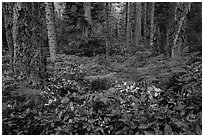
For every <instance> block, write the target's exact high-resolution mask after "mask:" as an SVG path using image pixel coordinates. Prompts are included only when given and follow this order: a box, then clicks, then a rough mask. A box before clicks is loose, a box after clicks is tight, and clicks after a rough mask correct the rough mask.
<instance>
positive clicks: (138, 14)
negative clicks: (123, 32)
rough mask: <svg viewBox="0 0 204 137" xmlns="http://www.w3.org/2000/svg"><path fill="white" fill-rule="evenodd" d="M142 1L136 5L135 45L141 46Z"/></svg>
mask: <svg viewBox="0 0 204 137" xmlns="http://www.w3.org/2000/svg"><path fill="white" fill-rule="evenodd" d="M141 11H142V10H141V2H137V3H136V5H135V12H136V16H135V46H139V41H140V37H141Z"/></svg>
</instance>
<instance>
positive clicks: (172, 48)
mask: <svg viewBox="0 0 204 137" xmlns="http://www.w3.org/2000/svg"><path fill="white" fill-rule="evenodd" d="M190 7H191V3H187V2H177V3H175V2H174V3H173V2H172V3H171V7H170V11H171V13H172V14H171V15H170V17H169V24H168V27H167V29H168V31H167V40H166V41H167V42H166V43H167V44H166V45H167V46H166V49H168V50H166V51H167V56H168V57H172V58H173V59H176V58H177V59H178V60H180V59H181V58H182V48H183V47H184V44H185V38H186V37H185V35H186V34H185V28H186V15H187V13H188V12H189V11H190Z"/></svg>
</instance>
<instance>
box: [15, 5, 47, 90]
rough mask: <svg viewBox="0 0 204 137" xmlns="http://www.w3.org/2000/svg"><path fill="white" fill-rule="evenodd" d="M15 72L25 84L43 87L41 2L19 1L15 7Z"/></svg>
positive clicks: (43, 63)
mask: <svg viewBox="0 0 204 137" xmlns="http://www.w3.org/2000/svg"><path fill="white" fill-rule="evenodd" d="M13 9H14V10H13V12H14V13H13V33H14V34H13V37H14V43H15V48H14V50H15V56H16V57H15V65H14V67H15V69H14V70H15V74H16V76H17V78H21V80H22V79H24V80H25V81H26V83H25V84H31V86H34V87H36V86H37V87H42V86H43V85H44V79H45V76H46V57H45V54H44V51H43V42H42V28H41V27H42V22H41V17H40V16H41V15H40V14H39V12H38V11H39V3H37V2H36V3H31V2H27V3H21V2H17V3H15V5H14V8H13Z"/></svg>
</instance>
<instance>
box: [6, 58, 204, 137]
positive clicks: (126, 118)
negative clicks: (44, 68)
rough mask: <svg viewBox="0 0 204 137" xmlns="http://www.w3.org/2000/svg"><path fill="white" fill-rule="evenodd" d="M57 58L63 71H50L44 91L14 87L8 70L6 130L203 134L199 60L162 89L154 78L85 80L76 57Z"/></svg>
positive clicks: (70, 132)
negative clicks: (133, 80) (128, 80)
mask: <svg viewBox="0 0 204 137" xmlns="http://www.w3.org/2000/svg"><path fill="white" fill-rule="evenodd" d="M59 58H60V59H59V62H58V63H57V64H58V65H59V67H57V68H60V69H56V70H52V69H50V70H49V71H50V79H49V82H48V84H47V86H46V88H45V90H33V91H30V90H31V89H28V88H27V89H26V88H25V89H19V90H15V91H12V86H13V82H14V83H16V82H15V81H12V79H9V72H8V74H6V73H4V74H5V75H4V77H3V80H4V83H5V85H4V86H3V87H4V88H5V89H3V93H5V94H3V97H4V98H3V105H4V106H3V121H2V122H3V134H60V135H62V134H73V135H74V134H83V135H84V134H95V135H97V134H104V135H107V134H109V135H114V134H124V135H125V134H139V135H144V134H145V135H148V134H151V135H153V134H168V135H180V134H201V133H202V132H201V129H202V123H201V121H202V120H201V116H202V104H201V102H202V98H201V62H194V63H191V64H190V65H186V68H185V72H183V73H182V74H176V73H175V74H172V76H171V81H169V82H167V83H166V84H169V85H166V86H164V85H163V87H161V88H158V86H159V84H158V82H157V83H154V82H153V81H152V82H149V84H147V83H146V84H144V82H143V83H142V82H141V81H140V82H125V81H118V82H115V83H114V84H113V85H111V86H105V84H107V83H106V82H107V81H108V79H103V78H101V79H99V78H98V79H97V80H96V79H94V80H92V79H91V80H92V81H91V80H87V79H86V80H85V79H83V78H84V77H85V76H84V75H85V74H83V71H82V70H80V68H79V67H78V65H77V62H72V61H74V60H75V59H74V58H77V57H74V56H71V57H67V56H60V57H59ZM71 60H72V61H71ZM85 60H87V58H86V59H85ZM191 60H192V61H193V59H191ZM191 60H189V62H190V61H191ZM194 60H195V59H194ZM53 71H55V72H53ZM80 80H81V81H80ZM11 81H12V84H11ZM9 82H10V83H9ZM93 82H94V84H93ZM102 84H104V86H101V85H102ZM99 85H100V86H99ZM96 86H98V87H97V88H96ZM14 89H16V87H15V88H14ZM9 91H10V93H8V92H9ZM11 91H12V92H11ZM6 93H8V94H6ZM6 98H7V99H6ZM8 98H9V99H8ZM4 101H5V102H4Z"/></svg>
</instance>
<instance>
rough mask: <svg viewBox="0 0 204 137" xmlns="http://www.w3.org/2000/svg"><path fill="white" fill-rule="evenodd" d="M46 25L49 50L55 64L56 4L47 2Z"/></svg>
mask: <svg viewBox="0 0 204 137" xmlns="http://www.w3.org/2000/svg"><path fill="white" fill-rule="evenodd" d="M45 10H46V23H47V32H48V40H49V49H50V60H51V61H52V62H55V59H56V46H57V39H56V33H55V22H54V3H53V2H46V7H45Z"/></svg>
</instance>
